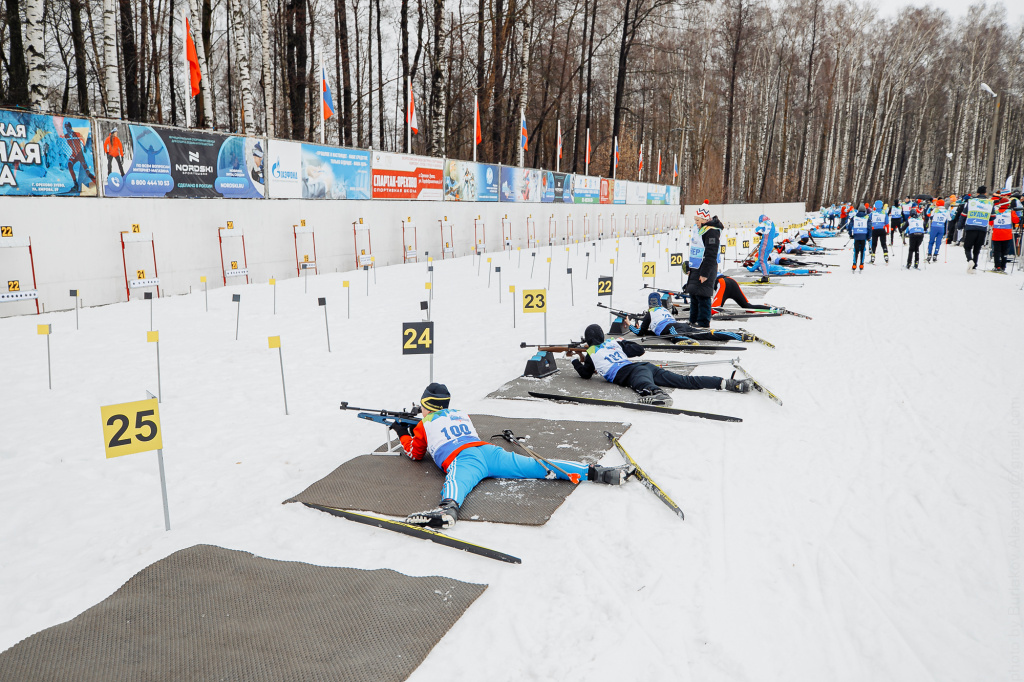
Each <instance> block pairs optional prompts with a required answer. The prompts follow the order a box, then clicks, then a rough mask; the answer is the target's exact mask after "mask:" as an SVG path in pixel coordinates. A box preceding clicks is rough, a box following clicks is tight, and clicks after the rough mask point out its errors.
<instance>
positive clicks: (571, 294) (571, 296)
mask: <svg viewBox="0 0 1024 682" xmlns="http://www.w3.org/2000/svg"><path fill="white" fill-rule="evenodd" d="M565 274H567V275H569V300H570V301H572V307H573V308H575V307H576V291H575V290H574V289H573V286H572V268H566V269H565Z"/></svg>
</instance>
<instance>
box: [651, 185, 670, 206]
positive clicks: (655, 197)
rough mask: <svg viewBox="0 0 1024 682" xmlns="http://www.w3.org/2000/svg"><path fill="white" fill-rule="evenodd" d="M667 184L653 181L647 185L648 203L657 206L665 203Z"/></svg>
mask: <svg viewBox="0 0 1024 682" xmlns="http://www.w3.org/2000/svg"><path fill="white" fill-rule="evenodd" d="M667 189H668V188H667V187H666V186H665V185H656V184H654V183H653V182H652V183H649V184H648V185H647V203H648V204H653V205H655V206H664V205H665V203H666V202H665V190H667Z"/></svg>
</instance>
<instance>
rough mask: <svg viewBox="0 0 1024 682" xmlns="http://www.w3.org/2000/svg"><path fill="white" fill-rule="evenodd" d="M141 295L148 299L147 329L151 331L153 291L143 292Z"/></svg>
mask: <svg viewBox="0 0 1024 682" xmlns="http://www.w3.org/2000/svg"><path fill="white" fill-rule="evenodd" d="M142 297H143V298H144V299H146V300H147V301H149V331H153V292H152V291H146V292H143V294H142Z"/></svg>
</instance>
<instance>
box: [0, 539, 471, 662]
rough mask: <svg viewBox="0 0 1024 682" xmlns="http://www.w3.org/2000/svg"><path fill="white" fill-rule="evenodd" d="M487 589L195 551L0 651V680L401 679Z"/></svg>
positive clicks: (142, 574)
mask: <svg viewBox="0 0 1024 682" xmlns="http://www.w3.org/2000/svg"><path fill="white" fill-rule="evenodd" d="M486 588H487V586H486V585H475V584H472V583H464V582H460V581H458V580H454V579H451V578H443V577H439V576H430V577H424V578H412V577H409V576H406V575H402V574H401V573H396V572H395V571H390V570H383V569H382V570H376V571H363V570H357V569H353V568H328V567H324V566H313V565H311V564H304V563H298V562H293V561H274V560H271V559H264V558H261V557H257V556H253V555H252V554H250V553H248V552H239V551H235V550H229V549H224V548H222V547H214V546H212V545H195V546H193V547H189V548H187V549H183V550H180V551H178V552H175V553H174V554H172V555H170V556H169V557H167V558H165V559H162V560H160V561H158V562H156V563H155V564H153V565H151V566H148V567H146V568H144V569H143V570H142V571H140V572H139V573H137V574H136V575H135V576H133V577H132V578H131V579H130V580H129V581H128V582H126V583H125V584H124V585H123V586H121V588H120V589H119V590H117V591H116V592H114V594H112V595H110V596H109V597H107V598H106V599H104V600H103V601H101V602H100V603H99V604H97V605H96V606H93V607H92V608H90V609H88V610H86V611H85V612H83V613H81V614H79V615H78V616H76V617H75V618H73V619H72V620H70V621H68V622H66V623H62V624H60V625H56V626H54V627H52V628H48V629H46V630H43V631H42V632H39V633H37V634H35V635H32V636H31V637H28V638H26V639H24V640H22V641H21V642H19V643H18V644H16V645H15V646H14V647H12V648H10V649H8V650H7V651H5V652H3V653H0V679H3V680H18V682H34V681H36V680H48V681H54V680H75V682H91V681H95V682H109V681H110V680H190V681H193V682H195V681H205V680H246V682H260V681H263V680H266V681H268V682H270V681H273V682H277V681H279V680H306V681H312V680H323V681H324V682H328V681H331V682H333V681H335V680H346V681H352V682H381V681H383V680H388V681H390V680H395V681H397V680H404V679H406V678H407V677H408V676H409V675H410V674H412V672H413V670H415V669H416V667H417V666H418V665H419V664H420V663H421V662H422V661H423V659H424V658H426V656H427V654H428V653H430V650H431V649H433V648H434V645H435V644H437V643H438V642H439V641H440V640H441V637H443V636H444V634H445V633H446V632H447V631H448V630H449V629H450V628H451V627H452V625H454V624H455V622H456V621H457V620H458V619H459V618H460V617H461V616H462V614H463V612H465V610H466V609H467V608H469V606H470V605H471V604H472V603H473V601H474V600H476V598H477V597H479V596H480V595H481V594H482V593H483V591H484V590H485V589H486Z"/></svg>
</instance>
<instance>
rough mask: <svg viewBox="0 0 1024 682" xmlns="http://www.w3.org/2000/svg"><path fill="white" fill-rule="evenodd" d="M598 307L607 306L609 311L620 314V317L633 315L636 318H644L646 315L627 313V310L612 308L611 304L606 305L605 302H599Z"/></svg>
mask: <svg viewBox="0 0 1024 682" xmlns="http://www.w3.org/2000/svg"><path fill="white" fill-rule="evenodd" d="M597 307H598V308H607V310H608V312H610V313H614V314H616V315H618V316H619V317H631V318H633V319H634V320H642V319H643V317H644V314H643V313H627V312H626V311H625V310H616V309H615V308H611V307H609V306H606V305H605V304H604V303H598V304H597Z"/></svg>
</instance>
